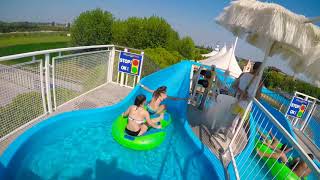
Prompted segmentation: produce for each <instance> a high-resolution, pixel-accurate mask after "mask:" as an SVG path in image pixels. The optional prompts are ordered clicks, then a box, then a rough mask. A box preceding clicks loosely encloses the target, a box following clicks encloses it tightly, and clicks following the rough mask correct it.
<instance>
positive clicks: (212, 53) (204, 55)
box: [201, 50, 219, 57]
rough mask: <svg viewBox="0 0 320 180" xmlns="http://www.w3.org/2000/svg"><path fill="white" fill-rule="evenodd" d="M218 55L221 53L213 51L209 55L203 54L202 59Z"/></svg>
mask: <svg viewBox="0 0 320 180" xmlns="http://www.w3.org/2000/svg"><path fill="white" fill-rule="evenodd" d="M217 53H219V51H216V50H213V51H211V52H210V53H208V54H202V55H201V56H202V57H211V56H214V55H216V54H217Z"/></svg>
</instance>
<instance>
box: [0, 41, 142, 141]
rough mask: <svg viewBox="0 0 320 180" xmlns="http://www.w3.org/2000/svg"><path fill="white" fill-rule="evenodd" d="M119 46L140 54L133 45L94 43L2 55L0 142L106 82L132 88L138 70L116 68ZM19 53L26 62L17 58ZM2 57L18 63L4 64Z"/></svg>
mask: <svg viewBox="0 0 320 180" xmlns="http://www.w3.org/2000/svg"><path fill="white" fill-rule="evenodd" d="M120 50H124V51H132V50H134V52H138V53H139V52H140V53H141V54H142V55H143V51H141V50H137V49H131V48H126V47H121V46H115V45H95V46H82V47H70V48H60V49H51V50H44V51H35V52H29V53H22V54H16V55H10V56H4V57H0V84H1V86H0V142H2V141H3V140H4V139H6V138H7V137H8V136H10V135H11V134H13V133H15V132H17V131H18V130H19V129H21V128H24V127H25V126H27V125H28V124H30V123H32V122H33V121H35V120H37V119H39V118H42V117H44V116H46V115H48V114H50V113H52V112H54V111H55V110H56V109H58V108H59V107H61V106H63V105H64V104H66V103H68V102H70V101H72V100H74V99H76V98H78V97H80V96H82V95H84V94H86V93H88V92H91V91H93V90H95V89H97V88H99V87H100V86H102V85H104V84H107V83H117V84H119V85H121V86H125V87H129V88H133V87H134V86H135V85H136V84H137V83H138V82H139V80H140V76H141V75H140V76H133V75H128V74H124V73H118V59H119V57H118V54H117V53H118V52H119V51H120ZM20 59H21V60H23V61H26V60H27V62H24V63H19V61H20ZM5 61H9V62H10V61H12V62H18V63H17V64H15V65H4V64H3V63H2V62H5ZM1 64H3V65H1ZM5 64H9V63H5ZM10 64H11V63H10ZM117 77H119V78H120V79H121V80H118V78H117Z"/></svg>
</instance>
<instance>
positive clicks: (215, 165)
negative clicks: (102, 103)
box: [0, 61, 225, 179]
mask: <svg viewBox="0 0 320 180" xmlns="http://www.w3.org/2000/svg"><path fill="white" fill-rule="evenodd" d="M191 65H192V63H191V62H190V61H182V62H180V63H178V64H175V65H173V66H170V67H168V68H166V69H163V70H160V71H158V72H155V73H153V74H151V75H149V76H147V77H145V78H143V79H142V80H141V81H140V82H141V83H142V84H144V85H146V86H148V87H149V88H151V89H156V88H158V87H159V86H162V85H165V86H167V87H168V89H167V93H168V95H170V96H175V97H188V96H189V87H190V70H191ZM141 93H143V94H145V95H147V99H148V100H150V99H151V94H150V93H147V92H146V91H145V90H143V89H142V88H141V87H140V86H137V87H135V88H134V89H133V90H132V91H131V92H130V94H129V95H128V96H127V97H125V98H124V99H123V100H122V101H121V102H119V103H117V104H115V105H113V106H108V107H103V108H97V109H90V110H80V111H75V112H67V113H62V114H60V115H57V116H54V117H51V118H49V119H47V120H46V121H43V122H41V123H39V124H37V125H35V126H34V127H32V128H31V129H29V130H27V131H26V132H25V133H24V134H23V135H21V136H19V137H18V138H17V139H16V140H15V141H14V142H13V143H12V144H11V145H10V146H9V147H8V148H7V149H6V151H5V152H4V153H3V155H2V156H1V157H0V162H1V167H0V174H1V175H3V172H1V171H2V170H3V169H9V170H6V173H5V174H6V175H7V176H8V177H10V176H12V175H14V174H15V172H14V171H15V170H16V169H17V167H18V166H21V164H19V163H20V162H21V158H22V157H23V156H24V155H25V154H28V153H29V150H30V149H32V148H33V147H32V146H33V144H34V143H35V142H36V141H37V139H38V138H39V134H40V135H41V134H45V133H47V132H48V130H51V129H52V127H57V124H60V125H61V122H63V124H66V125H67V123H71V122H72V121H73V120H72V119H75V118H79V121H80V119H81V118H84V117H88V119H87V121H97V122H98V120H99V118H101V117H105V119H116V118H117V117H118V116H119V115H120V114H121V113H122V112H123V111H124V110H126V109H127V108H128V107H129V106H130V105H131V104H133V101H134V98H135V97H136V95H138V94H141ZM165 103H166V105H167V108H168V111H169V112H170V113H171V115H172V116H173V119H174V121H178V122H180V123H179V124H180V125H181V126H180V127H181V128H183V129H184V131H185V132H186V134H187V137H184V138H185V140H186V141H190V142H192V143H193V144H190V145H192V146H191V147H190V149H191V152H193V154H194V155H193V156H190V158H186V161H188V160H189V161H191V162H190V163H188V164H191V165H193V166H198V165H194V164H193V160H192V158H194V157H195V156H197V157H201V159H203V160H202V162H203V164H204V166H210V167H208V168H207V172H208V173H210V174H207V173H203V178H204V179H208V178H209V177H210V178H209V179H225V174H224V168H223V166H222V164H221V162H220V161H219V159H218V158H217V157H216V156H215V155H213V154H212V153H211V152H210V150H209V149H208V147H206V146H205V145H204V144H202V143H201V141H200V140H199V139H198V137H196V135H195V134H194V133H193V131H192V129H191V127H190V125H189V124H188V119H187V116H186V111H187V101H172V100H166V102H165ZM99 121H100V120H99ZM82 122H85V121H82ZM106 123H109V120H108V121H107V122H106ZM53 125H54V126H53ZM180 127H179V128H180ZM57 130H58V129H57ZM106 135H107V134H106ZM109 136H111V133H110V134H109ZM61 138H63V136H62V137H61ZM167 138H168V139H170V136H167ZM170 143H179V142H176V141H175V139H173V140H170ZM170 143H169V142H168V141H165V142H164V144H167V145H170ZM188 148H189V147H188ZM177 153H178V154H177V155H176V156H179V152H177ZM199 165H200V164H199ZM177 166H178V164H177ZM183 169H184V168H183ZM211 169H212V170H211ZM209 170H210V171H209ZM184 174H188V173H187V172H184ZM0 177H1V176H0ZM205 177H206V178H205Z"/></svg>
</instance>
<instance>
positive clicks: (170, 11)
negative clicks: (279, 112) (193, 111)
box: [0, 0, 320, 71]
mask: <svg viewBox="0 0 320 180" xmlns="http://www.w3.org/2000/svg"><path fill="white" fill-rule="evenodd" d="M268 2H274V3H278V4H280V5H282V6H284V7H286V8H288V9H290V10H291V11H293V12H295V13H299V14H303V15H305V16H307V17H315V16H320V0H303V1H301V0H273V1H270V0H269V1H268ZM229 3H230V1H229V0H23V1H22V0H1V2H0V20H3V21H38V22H51V21H56V22H70V21H72V20H73V19H74V18H75V17H76V16H78V15H79V14H80V13H81V12H83V11H85V10H89V9H94V8H102V9H104V10H107V11H110V12H111V13H113V14H114V16H115V17H116V18H121V19H123V18H127V17H129V16H139V17H143V16H151V15H158V16H162V17H164V18H165V19H166V20H167V21H168V22H169V23H170V24H171V25H172V26H173V28H174V29H175V30H177V31H178V32H179V33H180V35H181V36H186V35H188V36H191V37H192V38H193V39H194V40H195V42H196V43H197V44H198V45H211V46H212V45H214V44H215V43H217V42H220V44H224V43H227V44H229V45H230V44H231V43H232V42H233V41H234V40H235V37H234V36H232V35H231V34H230V33H229V32H228V31H226V30H225V29H224V28H222V27H220V26H219V25H217V24H216V23H215V21H214V18H215V17H216V16H218V14H219V13H220V12H221V11H222V10H223V8H224V7H225V6H227V5H228V4H229ZM236 55H238V56H240V57H245V58H251V59H254V60H257V61H259V60H262V57H263V52H262V51H260V50H257V49H256V48H254V47H251V46H250V45H248V44H247V43H245V42H243V41H242V40H240V42H239V43H238V46H237V49H236ZM273 59H274V60H277V59H278V58H277V57H275V58H273ZM288 71H289V70H288Z"/></svg>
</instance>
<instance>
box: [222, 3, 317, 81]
mask: <svg viewBox="0 0 320 180" xmlns="http://www.w3.org/2000/svg"><path fill="white" fill-rule="evenodd" d="M216 21H217V23H218V24H220V25H222V26H223V27H225V28H226V29H228V30H229V31H230V32H232V33H233V34H234V35H235V36H239V37H240V38H243V39H245V40H246V41H247V42H248V43H250V44H252V45H253V46H255V47H257V48H259V49H261V50H263V51H264V52H265V56H264V59H263V63H262V67H261V68H262V69H261V71H260V74H259V77H260V78H261V76H262V73H263V68H264V67H265V64H266V63H265V61H266V60H267V58H268V57H269V56H273V55H280V56H281V57H282V59H283V60H287V61H288V64H289V66H290V67H291V68H292V70H293V71H294V72H295V73H304V74H305V75H306V76H307V77H309V78H310V79H312V80H313V82H315V83H317V82H319V80H320V73H318V72H319V69H320V29H319V27H318V26H316V25H314V24H312V23H308V22H310V21H309V20H308V18H306V17H305V16H302V15H298V14H295V13H293V12H291V11H289V10H287V9H285V8H284V7H282V6H280V5H278V4H274V3H263V2H259V1H255V0H238V1H233V2H231V5H230V6H229V7H226V8H225V9H224V11H223V12H222V13H221V14H220V15H219V16H218V17H217V19H216Z"/></svg>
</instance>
